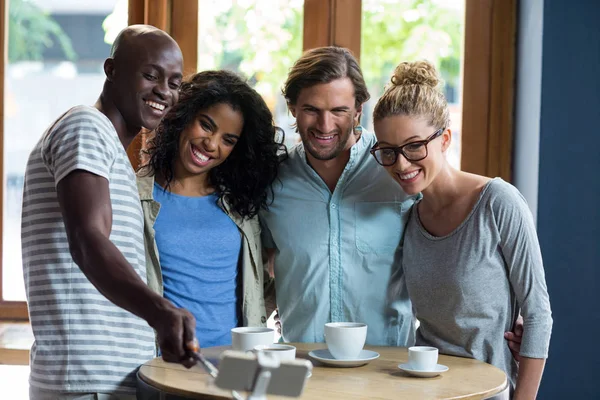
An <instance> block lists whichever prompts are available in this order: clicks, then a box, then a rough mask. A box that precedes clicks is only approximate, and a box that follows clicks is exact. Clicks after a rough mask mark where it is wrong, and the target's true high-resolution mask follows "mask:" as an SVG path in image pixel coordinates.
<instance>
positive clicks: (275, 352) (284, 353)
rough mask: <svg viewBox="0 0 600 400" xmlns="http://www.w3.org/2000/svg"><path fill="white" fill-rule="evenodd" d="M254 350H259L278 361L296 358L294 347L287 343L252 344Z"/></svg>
mask: <svg viewBox="0 0 600 400" xmlns="http://www.w3.org/2000/svg"><path fill="white" fill-rule="evenodd" d="M254 351H260V352H263V353H265V354H267V355H268V356H269V357H273V358H275V359H277V360H279V361H290V360H295V359H296V348H295V347H294V346H292V345H289V344H277V343H274V344H259V345H258V346H254Z"/></svg>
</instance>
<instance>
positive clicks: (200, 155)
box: [192, 147, 210, 162]
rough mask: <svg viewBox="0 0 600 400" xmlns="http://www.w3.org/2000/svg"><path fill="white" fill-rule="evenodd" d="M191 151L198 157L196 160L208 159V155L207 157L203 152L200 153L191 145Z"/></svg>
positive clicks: (205, 160) (203, 160)
mask: <svg viewBox="0 0 600 400" xmlns="http://www.w3.org/2000/svg"><path fill="white" fill-rule="evenodd" d="M192 153H194V155H195V156H196V158H198V160H200V161H201V162H207V161H208V160H209V159H210V158H209V157H207V156H205V155H204V154H202V153H200V152H199V151H198V150H196V149H195V148H194V147H192Z"/></svg>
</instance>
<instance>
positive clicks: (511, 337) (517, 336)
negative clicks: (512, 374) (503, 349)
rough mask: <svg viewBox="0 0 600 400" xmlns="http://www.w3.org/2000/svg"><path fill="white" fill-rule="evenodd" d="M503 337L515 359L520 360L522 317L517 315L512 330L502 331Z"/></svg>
mask: <svg viewBox="0 0 600 400" xmlns="http://www.w3.org/2000/svg"><path fill="white" fill-rule="evenodd" d="M504 339H506V341H507V342H508V348H509V349H510V352H511V353H512V355H513V358H514V359H515V361H517V362H519V361H521V356H520V355H519V353H520V352H521V341H522V340H523V317H522V316H520V315H519V318H517V321H516V322H515V326H514V327H513V330H512V332H504Z"/></svg>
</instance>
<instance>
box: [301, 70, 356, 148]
mask: <svg viewBox="0 0 600 400" xmlns="http://www.w3.org/2000/svg"><path fill="white" fill-rule="evenodd" d="M290 111H291V112H292V115H293V116H294V117H295V118H296V124H297V127H298V132H299V133H300V137H301V138H302V143H303V144H304V148H305V149H306V151H307V152H308V154H309V155H310V156H312V157H314V158H315V159H317V160H331V159H333V158H335V157H337V156H338V155H340V154H341V153H342V152H344V151H345V150H348V149H350V147H352V145H354V144H355V143H356V136H355V135H354V127H355V126H356V125H357V124H358V118H359V116H360V112H361V111H362V110H361V109H360V108H359V109H357V108H356V99H355V97H354V86H353V84H352V81H351V80H350V79H349V78H342V79H336V80H334V81H332V82H329V83H323V84H317V85H314V86H310V87H308V88H304V89H302V90H301V91H300V93H299V95H298V100H297V101H296V104H295V105H290Z"/></svg>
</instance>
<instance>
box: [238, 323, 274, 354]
mask: <svg viewBox="0 0 600 400" xmlns="http://www.w3.org/2000/svg"><path fill="white" fill-rule="evenodd" d="M274 341H275V331H274V330H273V329H271V328H262V327H240V328H233V329H232V330H231V348H232V349H233V350H237V351H249V350H253V349H254V346H258V345H259V344H265V345H268V344H273V342H274Z"/></svg>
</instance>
